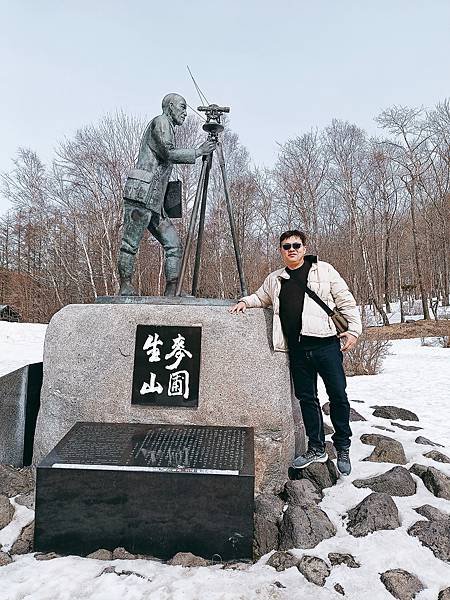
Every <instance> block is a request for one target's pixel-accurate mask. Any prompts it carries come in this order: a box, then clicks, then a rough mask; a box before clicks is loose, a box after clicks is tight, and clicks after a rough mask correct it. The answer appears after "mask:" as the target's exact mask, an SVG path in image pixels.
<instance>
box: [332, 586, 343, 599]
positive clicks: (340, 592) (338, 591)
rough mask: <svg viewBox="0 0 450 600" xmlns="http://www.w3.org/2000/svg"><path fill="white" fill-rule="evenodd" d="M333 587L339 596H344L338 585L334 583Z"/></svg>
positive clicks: (341, 588)
mask: <svg viewBox="0 0 450 600" xmlns="http://www.w3.org/2000/svg"><path fill="white" fill-rule="evenodd" d="M333 587H334V589H335V590H336V592H337V593H338V594H341V596H345V591H344V588H343V587H342V585H341V584H340V583H335V584H334V586H333Z"/></svg>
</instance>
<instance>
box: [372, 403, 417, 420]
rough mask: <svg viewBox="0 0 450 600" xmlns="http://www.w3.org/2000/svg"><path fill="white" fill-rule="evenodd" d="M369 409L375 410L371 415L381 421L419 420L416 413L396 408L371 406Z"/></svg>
mask: <svg viewBox="0 0 450 600" xmlns="http://www.w3.org/2000/svg"><path fill="white" fill-rule="evenodd" d="M370 408H374V409H375V410H374V411H373V413H372V414H373V416H374V417H381V418H382V419H394V420H395V419H400V420H401V421H418V420H419V417H418V416H417V415H416V413H413V412H412V411H411V410H406V408H400V407H398V406H371V407H370Z"/></svg>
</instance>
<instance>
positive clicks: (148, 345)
mask: <svg viewBox="0 0 450 600" xmlns="http://www.w3.org/2000/svg"><path fill="white" fill-rule="evenodd" d="M200 353H201V327H185V326H179V327H178V326H172V325H138V326H137V328H136V347H135V353H134V369H133V392H132V396H131V403H132V404H141V405H148V406H185V407H191V408H192V407H194V408H195V407H197V406H198V389H199V380H200Z"/></svg>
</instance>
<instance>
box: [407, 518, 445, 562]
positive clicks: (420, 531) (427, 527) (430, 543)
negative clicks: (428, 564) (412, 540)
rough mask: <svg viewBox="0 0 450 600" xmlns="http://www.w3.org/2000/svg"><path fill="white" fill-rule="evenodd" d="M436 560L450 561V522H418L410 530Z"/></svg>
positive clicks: (410, 533)
mask: <svg viewBox="0 0 450 600" xmlns="http://www.w3.org/2000/svg"><path fill="white" fill-rule="evenodd" d="M408 533H409V535H412V536H414V537H416V538H418V539H419V540H420V542H421V543H422V544H423V545H424V546H426V547H427V548H429V549H430V550H431V551H432V552H433V554H434V555H435V556H436V558H439V559H440V560H443V561H447V562H448V561H450V527H449V523H448V520H440V521H418V522H417V523H414V525H412V526H411V527H410V528H409V529H408Z"/></svg>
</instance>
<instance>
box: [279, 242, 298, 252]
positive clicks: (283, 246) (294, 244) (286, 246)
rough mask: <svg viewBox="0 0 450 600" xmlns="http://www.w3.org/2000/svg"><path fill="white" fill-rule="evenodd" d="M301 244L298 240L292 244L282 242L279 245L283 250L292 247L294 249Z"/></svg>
mask: <svg viewBox="0 0 450 600" xmlns="http://www.w3.org/2000/svg"><path fill="white" fill-rule="evenodd" d="M302 246H303V244H300V243H299V242H294V243H293V244H282V246H281V247H282V248H283V250H290V249H291V248H294V250H298V249H299V248H301V247H302Z"/></svg>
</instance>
